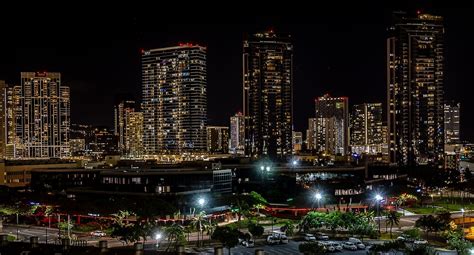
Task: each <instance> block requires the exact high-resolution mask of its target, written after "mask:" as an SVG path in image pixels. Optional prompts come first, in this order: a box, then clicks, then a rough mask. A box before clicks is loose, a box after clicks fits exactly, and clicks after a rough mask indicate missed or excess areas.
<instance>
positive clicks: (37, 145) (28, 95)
mask: <svg viewBox="0 0 474 255" xmlns="http://www.w3.org/2000/svg"><path fill="white" fill-rule="evenodd" d="M13 93H14V94H15V95H14V97H15V98H17V99H19V100H13V108H14V112H15V113H14V116H15V124H14V125H15V127H14V129H15V133H14V136H15V139H14V140H15V141H14V142H15V143H17V144H15V156H16V157H25V158H52V157H66V156H69V155H70V151H69V145H68V142H69V126H70V94H69V87H66V86H62V85H61V74H60V73H46V72H36V73H35V72H22V73H21V86H16V87H15V88H14V90H13Z"/></svg>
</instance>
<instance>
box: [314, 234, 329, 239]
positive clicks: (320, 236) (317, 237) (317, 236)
mask: <svg viewBox="0 0 474 255" xmlns="http://www.w3.org/2000/svg"><path fill="white" fill-rule="evenodd" d="M316 239H318V240H329V236H328V235H325V234H322V233H318V234H316Z"/></svg>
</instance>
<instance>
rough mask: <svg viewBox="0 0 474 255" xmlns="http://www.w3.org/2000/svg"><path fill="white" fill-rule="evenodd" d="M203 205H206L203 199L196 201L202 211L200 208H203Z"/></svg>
mask: <svg viewBox="0 0 474 255" xmlns="http://www.w3.org/2000/svg"><path fill="white" fill-rule="evenodd" d="M205 203H206V200H205V199H204V198H202V197H201V198H199V199H198V205H199V207H201V209H202V207H203V206H204V204H205Z"/></svg>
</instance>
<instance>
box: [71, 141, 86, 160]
mask: <svg viewBox="0 0 474 255" xmlns="http://www.w3.org/2000/svg"><path fill="white" fill-rule="evenodd" d="M69 148H70V150H71V156H84V155H85V151H86V140H85V139H80V138H71V139H69Z"/></svg>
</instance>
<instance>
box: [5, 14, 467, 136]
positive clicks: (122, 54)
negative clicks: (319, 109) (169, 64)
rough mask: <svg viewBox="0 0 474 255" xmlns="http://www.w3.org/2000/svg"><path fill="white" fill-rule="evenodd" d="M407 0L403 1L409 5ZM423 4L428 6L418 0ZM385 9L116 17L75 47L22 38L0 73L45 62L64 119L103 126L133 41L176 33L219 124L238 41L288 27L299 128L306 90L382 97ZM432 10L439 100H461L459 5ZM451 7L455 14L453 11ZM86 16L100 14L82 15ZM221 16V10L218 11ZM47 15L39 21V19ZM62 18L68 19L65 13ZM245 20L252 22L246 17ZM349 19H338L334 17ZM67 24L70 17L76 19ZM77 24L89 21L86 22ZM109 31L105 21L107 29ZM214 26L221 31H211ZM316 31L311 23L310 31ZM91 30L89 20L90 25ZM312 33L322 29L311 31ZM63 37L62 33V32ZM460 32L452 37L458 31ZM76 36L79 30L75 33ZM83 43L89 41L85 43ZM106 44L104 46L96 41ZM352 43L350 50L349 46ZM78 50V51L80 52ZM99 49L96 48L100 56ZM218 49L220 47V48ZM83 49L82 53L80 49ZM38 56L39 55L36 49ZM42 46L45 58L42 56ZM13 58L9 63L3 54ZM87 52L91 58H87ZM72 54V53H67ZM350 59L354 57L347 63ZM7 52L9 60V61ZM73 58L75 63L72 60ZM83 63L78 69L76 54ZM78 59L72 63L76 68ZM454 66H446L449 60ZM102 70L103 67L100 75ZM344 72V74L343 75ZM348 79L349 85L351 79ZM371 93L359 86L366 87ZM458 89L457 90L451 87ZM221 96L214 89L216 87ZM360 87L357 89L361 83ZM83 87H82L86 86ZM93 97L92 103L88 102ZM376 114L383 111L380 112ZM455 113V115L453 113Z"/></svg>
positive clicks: (124, 86) (235, 88) (128, 75)
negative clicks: (156, 25) (439, 19)
mask: <svg viewBox="0 0 474 255" xmlns="http://www.w3.org/2000/svg"><path fill="white" fill-rule="evenodd" d="M414 9H416V8H411V10H414ZM423 10H425V11H426V12H431V10H430V9H423ZM391 11H392V9H390V10H388V9H384V10H383V11H381V12H380V13H374V14H370V15H360V17H359V15H356V14H355V13H353V14H350V15H348V16H347V15H346V17H341V18H340V20H338V21H337V22H335V23H334V22H332V21H335V18H329V19H327V20H325V19H324V18H327V16H331V15H330V14H326V15H325V16H323V17H319V18H314V19H312V20H311V21H312V23H309V24H301V23H304V21H307V20H308V19H309V18H308V17H306V18H305V17H294V16H292V17H291V18H281V17H279V18H277V17H271V16H270V17H269V16H262V17H248V16H246V17H245V18H240V19H236V20H233V21H231V20H230V19H228V20H227V21H228V22H227V23H226V22H223V23H222V24H221V25H216V24H214V25H213V24H194V25H193V24H187V23H186V22H185V21H186V20H184V21H183V23H182V24H168V25H167V27H168V29H167V30H165V31H164V32H159V33H158V32H146V31H147V30H148V29H149V25H147V24H146V23H147V22H146V21H147V18H144V17H132V18H130V19H127V18H124V19H122V20H119V21H118V23H119V24H122V23H123V24H125V25H126V26H124V28H123V35H121V36H118V38H116V39H114V38H113V37H112V38H106V36H108V34H107V35H104V36H101V37H99V39H98V43H97V44H96V45H94V44H92V43H91V42H89V44H86V46H92V47H89V48H88V49H82V50H81V49H79V50H78V51H79V52H78V53H70V54H69V53H65V52H64V47H62V46H59V45H57V44H55V43H54V42H53V43H50V45H42V44H38V45H37V46H36V48H35V47H33V46H31V45H27V44H25V43H18V44H17V45H15V49H16V51H15V52H13V53H6V54H5V58H4V59H2V62H1V66H2V67H4V68H2V69H1V71H0V77H1V78H4V79H6V80H7V83H8V84H17V83H19V79H18V73H19V71H28V70H32V71H36V70H47V71H50V72H56V71H58V72H61V73H62V78H63V83H64V84H65V85H67V86H70V87H71V95H72V98H71V102H72V106H73V107H72V108H71V111H72V112H71V121H72V123H81V124H82V123H83V124H94V125H106V126H109V127H112V126H113V119H112V118H113V100H114V98H115V97H116V95H117V94H123V93H130V94H132V95H133V96H134V97H135V99H136V100H137V101H140V94H141V89H140V87H141V82H140V62H139V61H140V50H141V49H149V48H159V47H168V46H173V45H176V44H177V43H179V42H189V41H191V42H197V43H199V44H204V45H205V46H207V48H208V55H209V56H208V93H209V95H208V98H209V100H208V123H209V124H210V125H229V123H228V122H229V117H230V116H232V115H233V114H235V113H236V112H238V111H242V110H243V109H242V105H241V104H242V103H241V98H242V97H241V93H242V91H241V86H242V85H241V76H242V74H241V73H242V72H241V71H242V70H241V53H242V47H241V44H242V41H243V40H244V39H245V38H246V36H247V35H249V34H252V33H253V32H259V31H264V30H266V29H269V28H273V29H275V30H276V31H277V32H280V31H281V32H285V33H286V32H288V33H290V34H291V35H292V37H293V40H294V46H295V70H294V72H295V78H294V79H295V82H294V99H295V100H294V113H295V114H294V129H295V130H296V131H303V130H306V128H307V118H309V117H312V106H311V105H312V102H313V100H314V99H315V98H316V97H317V96H319V95H322V94H324V93H327V92H329V93H330V94H333V95H344V96H348V97H349V98H351V100H350V104H351V105H353V104H358V103H371V102H379V101H381V102H385V97H386V96H385V94H386V91H385V90H386V88H385V85H384V83H385V72H384V71H385V60H384V56H385V39H386V28H387V27H388V25H389V24H390V23H389V20H390V15H391V14H390V13H391ZM433 13H435V14H439V15H441V16H444V17H445V20H446V39H447V43H446V49H447V50H446V52H447V61H448V63H449V65H448V66H447V67H446V69H447V70H446V72H447V75H446V83H445V92H446V96H445V98H446V100H455V101H459V102H461V105H462V107H463V108H468V107H469V104H468V100H469V98H468V96H467V95H469V92H470V90H472V88H471V86H469V85H468V84H472V78H470V77H468V75H466V73H468V72H466V71H465V70H469V69H470V68H471V65H472V63H470V62H469V61H465V59H468V56H469V52H470V51H471V49H469V47H467V46H468V45H469V40H472V39H470V38H464V37H463V36H461V33H459V32H460V30H461V28H462V26H459V25H460V24H463V23H465V22H464V19H465V18H463V15H462V13H468V11H467V10H461V9H456V10H454V9H448V10H436V9H435V10H433ZM457 13H461V14H457ZM92 20H93V21H96V22H99V21H102V20H101V19H100V18H98V17H92ZM224 21H226V20H224ZM43 22H45V24H48V21H43ZM65 22H71V24H72V25H75V24H76V23H74V22H73V21H72V20H67V19H66V21H65ZM250 23H254V24H250ZM347 24H350V26H349V27H348V28H344V25H347ZM76 25H77V24H76ZM84 26H85V27H86V28H87V27H89V26H91V24H89V23H87V24H85V25H84ZM112 30H113V31H115V30H114V29H111V33H112ZM216 31H220V32H222V33H224V35H225V36H217V35H214V33H215V32H216ZM316 32H317V33H316ZM81 33H91V34H96V33H97V31H96V29H93V28H91V31H90V32H84V31H82V32H81ZM314 34H317V35H321V37H320V38H324V39H319V40H315V39H317V38H319V36H317V35H314ZM64 35H65V36H66V38H70V37H71V35H70V34H69V33H68V32H64ZM354 36H360V37H359V38H360V40H355V41H352V40H351V45H347V44H346V43H344V42H343V41H341V39H343V38H349V37H354ZM461 37H462V39H461ZM81 40H82V39H81ZM91 44H92V45H91ZM109 44H110V45H111V47H110V49H108V48H107V47H106V46H108V45H109ZM354 49H357V51H359V52H355V51H354ZM84 53H86V54H84ZM102 53H103V55H104V56H101V55H102ZM224 53H225V54H224ZM114 54H115V55H118V56H119V58H123V60H121V61H120V62H117V61H116V59H115V58H117V57H113V58H111V60H114V59H115V60H114V62H117V63H114V64H113V65H112V66H110V67H108V64H110V62H109V61H110V60H106V59H105V58H106V57H111V55H114ZM83 55H85V56H83ZM42 56H43V57H44V58H41V57H42ZM45 56H47V58H46V57H45ZM12 58H14V59H15V58H16V60H15V61H14V63H16V65H9V64H8V63H7V61H9V60H11V59H12ZM93 58H97V59H98V60H99V61H96V62H97V63H89V62H90V61H88V60H90V59H93ZM77 60H80V61H77ZM356 60H357V61H360V63H357V62H356ZM10 62H11V61H10ZM72 62H78V63H72ZM85 63H88V64H91V66H92V67H88V68H86V69H84V68H83V67H84V64H85ZM98 66H100V67H104V68H105V69H104V70H106V71H109V72H110V71H111V70H116V72H120V73H121V74H123V75H122V77H121V78H120V79H119V80H117V78H115V77H107V78H106V77H99V75H101V74H103V73H101V72H97V73H96V72H95V71H94V70H93V69H94V68H95V69H98V68H97V67H98ZM78 67H81V68H78ZM454 69H456V70H454ZM105 76H106V75H105ZM349 77H351V78H349ZM354 84H355V85H356V86H354ZM369 90H370V91H371V93H368V94H367V93H364V92H367V91H369ZM461 90H465V91H466V93H462V94H460V93H456V91H461ZM226 91H228V92H229V95H230V96H227V97H219V96H218V95H221V94H222V93H223V92H226ZM361 91H362V93H361ZM89 93H90V95H89ZM99 104H100V107H98V105H99ZM465 113H466V111H461V115H462V116H461V119H462V120H463V121H462V122H461V138H462V139H463V140H472V138H473V135H472V133H473V132H472V131H473V130H474V124H473V123H472V120H470V119H469V118H467V117H466V115H465ZM384 114H385V113H384ZM463 117H464V118H463Z"/></svg>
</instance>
